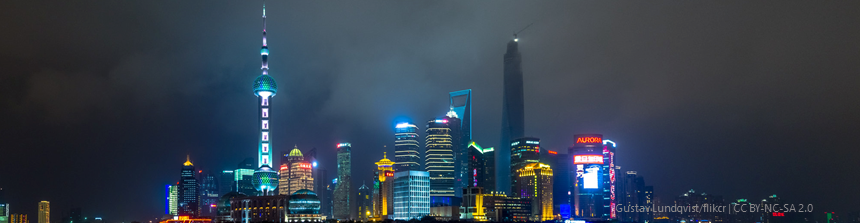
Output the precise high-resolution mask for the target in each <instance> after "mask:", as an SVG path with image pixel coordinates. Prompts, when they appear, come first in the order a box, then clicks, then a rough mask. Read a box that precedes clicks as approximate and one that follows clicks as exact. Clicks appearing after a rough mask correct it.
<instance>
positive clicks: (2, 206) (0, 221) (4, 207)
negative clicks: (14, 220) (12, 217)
mask: <svg viewBox="0 0 860 223" xmlns="http://www.w3.org/2000/svg"><path fill="white" fill-rule="evenodd" d="M9 214H10V213H9V203H6V196H5V192H4V191H3V188H2V187H0V223H9Z"/></svg>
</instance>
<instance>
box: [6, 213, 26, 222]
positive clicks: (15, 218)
mask: <svg viewBox="0 0 860 223" xmlns="http://www.w3.org/2000/svg"><path fill="white" fill-rule="evenodd" d="M9 222H11V223H30V220H27V215H26V214H12V215H11V217H9Z"/></svg>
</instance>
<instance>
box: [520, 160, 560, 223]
mask: <svg viewBox="0 0 860 223" xmlns="http://www.w3.org/2000/svg"><path fill="white" fill-rule="evenodd" d="M517 172H518V173H519V175H518V176H517V184H519V185H520V186H519V188H524V189H525V190H523V193H521V196H520V197H521V198H526V199H531V206H532V211H531V213H532V214H531V216H532V217H531V220H532V221H548V220H552V219H553V218H554V215H553V202H552V196H553V187H552V184H553V183H552V180H553V179H552V178H553V174H552V169H551V168H550V166H549V165H546V164H543V163H530V164H528V165H526V166H525V167H523V168H521V169H519V170H517Z"/></svg>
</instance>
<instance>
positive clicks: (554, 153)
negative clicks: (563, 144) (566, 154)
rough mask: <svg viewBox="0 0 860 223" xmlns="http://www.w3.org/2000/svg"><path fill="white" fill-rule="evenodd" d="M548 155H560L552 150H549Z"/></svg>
mask: <svg viewBox="0 0 860 223" xmlns="http://www.w3.org/2000/svg"><path fill="white" fill-rule="evenodd" d="M547 153H549V154H553V155H556V154H558V152H556V151H552V150H547Z"/></svg>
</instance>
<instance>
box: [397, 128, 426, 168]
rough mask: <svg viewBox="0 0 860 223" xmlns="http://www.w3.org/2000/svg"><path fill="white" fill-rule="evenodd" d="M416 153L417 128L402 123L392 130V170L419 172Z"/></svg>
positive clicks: (418, 156) (418, 154) (419, 166)
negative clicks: (393, 163)
mask: <svg viewBox="0 0 860 223" xmlns="http://www.w3.org/2000/svg"><path fill="white" fill-rule="evenodd" d="M420 155H421V154H420V153H418V126H415V124H412V123H408V122H403V123H399V124H397V126H396V127H395V128H394V162H396V163H397V164H395V166H394V170H395V171H409V170H421V163H420V162H421V158H420Z"/></svg>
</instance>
